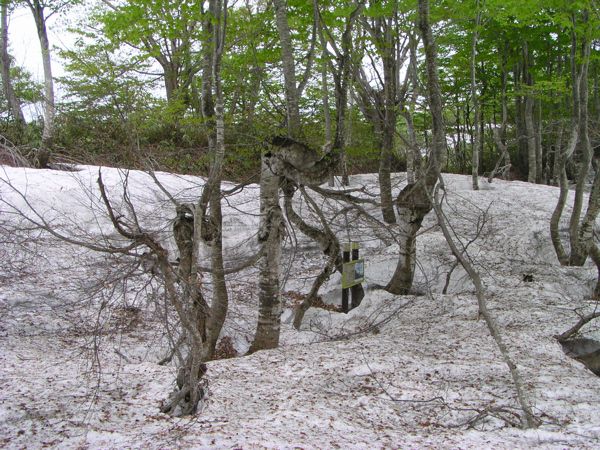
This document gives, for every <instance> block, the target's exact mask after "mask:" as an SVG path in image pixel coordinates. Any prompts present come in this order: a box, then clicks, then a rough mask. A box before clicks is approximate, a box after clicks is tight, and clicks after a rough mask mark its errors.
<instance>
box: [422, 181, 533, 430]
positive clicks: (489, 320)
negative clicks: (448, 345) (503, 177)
mask: <svg viewBox="0 0 600 450" xmlns="http://www.w3.org/2000/svg"><path fill="white" fill-rule="evenodd" d="M433 208H434V210H435V214H436V216H437V219H438V224H439V225H440V228H441V229H442V233H443V234H444V238H445V239H446V242H447V243H448V246H449V247H450V249H451V251H452V254H453V255H454V256H455V258H456V259H457V260H458V261H459V262H460V264H461V266H462V267H463V268H464V269H465V271H466V272H467V274H468V275H469V278H470V279H471V281H472V282H473V284H474V285H475V293H476V295H477V303H478V305H479V313H480V314H481V315H482V316H483V318H484V320H485V323H486V325H487V327H488V330H489V332H490V335H491V336H492V338H493V339H494V341H495V343H496V346H497V347H498V350H500V354H501V355H502V358H503V359H504V362H505V363H506V365H507V366H508V370H509V371H510V375H511V377H512V380H513V384H514V386H515V391H516V394H517V400H518V402H519V405H520V406H521V410H522V411H523V414H524V416H525V417H524V420H523V422H522V427H523V428H535V427H537V422H536V419H535V416H534V414H533V410H532V408H531V401H530V399H529V396H528V395H527V392H526V391H525V386H524V384H523V380H522V379H521V375H520V374H519V371H518V368H517V366H516V364H515V363H514V362H513V360H512V358H511V357H510V354H509V352H508V348H507V347H506V344H505V343H504V339H503V338H502V334H501V333H500V328H499V327H498V324H497V322H496V320H495V319H494V318H493V317H492V315H491V314H490V312H489V310H488V309H487V302H486V300H485V288H484V286H483V283H482V282H481V277H480V276H479V273H478V272H477V271H476V270H475V268H474V267H473V265H472V264H471V263H470V262H469V260H468V258H467V257H466V256H465V255H464V254H463V253H462V252H460V251H459V250H458V247H457V246H456V243H455V242H454V239H453V238H452V234H451V233H450V230H449V229H448V225H447V220H446V217H445V215H444V213H443V211H442V208H441V204H440V201H439V199H438V192H437V189H436V192H435V197H434V199H433Z"/></svg>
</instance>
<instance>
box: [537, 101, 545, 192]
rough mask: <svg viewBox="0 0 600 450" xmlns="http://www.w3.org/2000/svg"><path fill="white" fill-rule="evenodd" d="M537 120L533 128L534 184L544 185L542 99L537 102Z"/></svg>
mask: <svg viewBox="0 0 600 450" xmlns="http://www.w3.org/2000/svg"><path fill="white" fill-rule="evenodd" d="M536 110H537V120H536V127H535V173H536V180H535V181H536V183H540V184H541V183H544V182H545V181H544V168H543V161H544V154H543V151H544V149H543V145H542V144H543V139H542V99H541V98H539V99H538V101H537V107H536Z"/></svg>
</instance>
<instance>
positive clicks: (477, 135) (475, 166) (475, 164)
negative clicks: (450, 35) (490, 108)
mask: <svg viewBox="0 0 600 450" xmlns="http://www.w3.org/2000/svg"><path fill="white" fill-rule="evenodd" d="M476 8H477V15H476V18H475V29H474V30H473V40H472V43H471V100H472V101H473V113H474V118H473V123H474V124H475V130H474V134H473V145H472V160H471V161H472V171H471V178H472V182H473V190H475V191H477V190H479V147H480V142H481V129H480V127H479V122H480V119H481V118H480V116H481V111H480V107H479V103H480V102H479V93H478V91H477V77H476V71H475V68H476V59H477V41H478V39H479V26H480V23H481V11H480V9H479V0H476Z"/></svg>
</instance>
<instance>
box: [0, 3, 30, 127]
mask: <svg viewBox="0 0 600 450" xmlns="http://www.w3.org/2000/svg"><path fill="white" fill-rule="evenodd" d="M8 3H9V1H8V0H2V4H1V8H2V10H1V15H0V21H1V24H0V33H1V35H0V68H1V74H2V87H3V88H4V96H5V98H6V100H7V102H8V106H9V108H10V111H11V113H12V116H13V119H14V120H15V122H16V124H17V128H18V130H19V133H20V132H21V130H22V128H23V127H24V126H25V116H24V115H23V110H22V109H21V104H20V103H19V100H18V99H17V96H16V94H15V91H14V89H13V84H12V77H11V75H10V56H9V54H8Z"/></svg>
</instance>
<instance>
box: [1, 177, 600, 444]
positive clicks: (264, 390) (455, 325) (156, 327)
mask: <svg viewBox="0 0 600 450" xmlns="http://www.w3.org/2000/svg"><path fill="white" fill-rule="evenodd" d="M102 175H103V179H104V182H105V184H106V186H107V189H108V191H109V192H110V194H111V197H112V198H113V199H114V201H115V205H116V206H117V207H118V208H124V209H127V208H128V206H127V202H126V201H123V196H122V186H123V184H124V183H125V184H127V186H128V192H129V193H130V198H131V204H132V205H135V208H136V211H137V215H138V217H139V220H140V222H141V223H142V224H143V226H144V227H145V228H147V229H149V230H152V232H153V233H154V234H155V235H156V236H158V237H159V238H160V239H162V240H163V241H164V242H166V243H167V245H168V246H169V248H171V249H174V248H175V246H174V243H172V242H170V230H171V221H172V219H173V217H174V215H175V214H174V207H173V204H172V203H171V202H170V200H169V199H168V197H167V196H166V195H165V194H164V192H163V190H162V189H161V188H160V187H159V186H158V185H157V184H156V183H155V182H154V181H153V180H152V178H151V177H150V176H149V175H148V174H144V173H140V172H133V171H132V172H129V173H128V175H126V174H125V172H122V171H118V170H116V169H110V168H103V169H102ZM97 177H98V168H97V167H89V166H83V167H80V170H79V171H75V172H59V171H46V170H33V169H16V168H9V167H4V168H1V169H0V179H1V180H3V181H0V255H1V257H2V266H1V268H0V388H1V389H0V447H6V448H41V447H60V448H102V449H106V448H161V449H162V448H245V449H248V448H344V449H346V448H360V449H363V448H398V447H401V448H532V447H540V448H566V447H577V448H598V447H599V446H600V415H599V414H598V406H599V405H600V378H598V377H597V376H595V375H594V374H593V373H592V372H590V371H589V370H588V369H587V368H585V367H584V366H583V365H582V364H581V363H579V362H577V361H575V360H573V359H571V358H569V357H567V356H566V355H565V354H564V352H563V351H562V348H561V346H560V345H559V344H558V343H557V342H556V340H555V338H554V337H553V336H554V335H555V334H557V333H560V332H563V331H565V330H566V329H567V328H569V327H570V326H571V325H573V324H574V323H575V322H576V321H577V320H578V313H585V312H589V311H591V310H593V309H594V308H595V307H596V303H595V302H593V301H592V300H591V299H590V293H591V292H592V289H593V286H594V284H595V276H596V273H595V269H594V268H592V267H591V266H589V265H588V266H586V267H584V268H569V267H561V266H560V265H559V264H558V262H557V260H556V257H555V255H554V252H553V249H552V245H551V242H550V236H549V225H548V224H549V219H550V215H551V213H552V209H553V208H554V204H555V201H556V198H557V196H558V190H557V189H556V188H553V187H548V186H540V185H531V184H528V183H522V182H503V181H495V182H494V183H493V184H491V185H490V184H488V183H487V182H485V181H484V180H482V181H481V185H482V186H481V187H482V190H480V191H478V192H473V191H472V190H471V189H470V183H471V181H470V178H467V177H463V176H456V175H447V176H446V177H445V179H446V184H447V190H448V202H449V204H448V205H445V210H446V213H447V214H448V216H449V219H450V221H451V223H452V225H453V226H454V229H455V230H456V232H457V233H458V234H459V236H461V237H462V238H463V239H464V242H468V241H469V240H471V239H472V238H473V237H474V235H475V233H476V225H477V222H478V220H479V221H481V220H482V219H484V218H485V221H486V222H485V226H484V227H483V229H482V232H481V234H480V235H479V237H478V238H477V239H476V240H475V241H474V242H473V243H472V244H470V246H469V254H470V256H471V258H472V259H473V261H474V263H475V266H476V268H477V269H478V270H479V271H480V273H481V276H482V279H483V281H484V283H485V286H486V298H487V300H488V302H489V304H488V306H489V309H490V312H491V313H492V314H493V315H494V317H495V318H496V319H497V321H498V323H499V325H500V328H501V330H502V332H503V333H504V337H505V340H506V343H507V345H508V347H509V350H510V353H511V356H512V357H513V359H514V361H515V362H516V364H517V365H518V368H519V370H520V371H521V375H522V377H523V381H524V382H525V385H526V389H527V391H528V392H529V395H530V397H531V400H532V403H533V408H534V413H535V414H536V417H537V418H538V419H539V420H540V421H541V422H542V424H541V426H540V427H539V428H537V429H531V430H527V431H523V430H521V429H519V428H517V427H515V426H510V424H511V423H514V424H517V423H518V422H519V417H518V415H519V414H520V410H519V409H518V403H517V401H516V394H515V390H514V387H513V385H512V382H511V378H510V374H509V372H508V369H507V367H506V365H505V364H504V363H503V361H502V359H501V357H500V354H499V352H498V350H497V349H496V347H495V345H494V342H493V340H492V338H491V337H490V335H489V332H488V330H487V328H486V326H485V323H484V321H483V320H478V309H477V301H476V299H475V296H474V292H473V288H472V286H471V284H470V282H469V280H468V278H467V277H466V275H465V273H464V271H462V270H461V269H458V268H457V269H456V270H455V271H454V273H453V274H452V277H451V279H450V282H449V284H448V288H447V292H448V293H447V294H445V295H442V294H441V292H442V289H443V287H444V285H445V284H446V274H447V273H448V271H449V269H450V267H451V266H452V265H453V257H452V255H451V253H450V250H449V248H448V246H447V244H446V243H445V241H444V239H443V236H442V233H441V231H440V230H439V228H438V227H437V226H436V225H435V217H434V216H433V213H432V214H430V215H429V216H428V217H427V218H426V220H425V222H424V224H423V228H422V233H421V234H420V236H419V238H418V239H419V240H418V256H419V271H418V274H417V279H416V283H415V287H416V291H417V292H419V295H411V296H393V295H390V294H388V293H386V292H384V291H382V290H380V289H377V288H376V287H374V286H377V285H378V284H382V283H385V282H387V280H389V277H390V276H391V273H392V272H393V270H394V268H395V263H396V254H397V248H396V247H395V246H394V245H393V243H392V242H390V241H388V240H387V239H386V236H385V233H381V232H377V233H376V232H375V231H373V230H371V229H370V228H369V226H368V225H367V224H365V223H362V222H360V223H359V222H354V221H352V218H351V217H347V216H346V217H345V218H343V220H342V219H340V217H338V216H336V220H337V222H336V223H337V225H336V226H337V228H336V230H337V233H338V234H339V237H340V239H341V240H346V239H352V240H358V241H361V243H362V247H363V250H362V251H363V254H364V256H365V258H366V286H367V292H366V297H365V299H364V300H363V302H362V304H361V305H360V307H358V308H356V309H354V310H352V311H351V312H350V313H349V314H347V315H346V314H342V313H338V312H333V311H328V310H325V309H311V310H309V312H308V313H307V314H306V316H305V319H304V324H303V329H302V331H300V332H297V331H296V330H294V329H293V328H292V326H291V323H290V321H291V315H290V311H286V312H285V313H284V315H283V317H282V319H283V322H284V327H283V333H282V345H281V347H280V348H279V349H276V350H272V351H261V352H258V353H256V354H253V355H251V356H247V357H239V358H235V359H227V360H218V361H214V362H210V363H209V364H208V373H207V375H208V381H209V395H208V398H207V400H206V401H205V403H204V405H203V409H202V412H201V413H200V414H198V415H197V416H196V417H193V418H172V417H170V416H167V415H164V414H161V413H159V406H160V402H161V401H163V400H165V399H166V397H167V395H168V393H169V391H170V390H171V389H173V386H174V379H175V374H174V368H173V367H171V366H168V365H167V366H161V365H158V364H157V362H158V361H159V360H160V359H161V358H162V357H164V355H165V352H166V348H167V347H166V346H167V343H168V333H167V332H165V326H164V324H165V322H167V323H168V324H170V326H173V323H171V322H169V320H170V319H169V317H170V316H169V315H168V311H165V310H164V308H162V307H161V304H160V299H157V298H155V295H156V286H155V284H154V283H153V281H152V279H151V274H149V273H148V270H147V268H146V269H145V268H144V267H142V266H132V263H131V259H127V258H124V259H122V260H121V259H114V258H112V257H110V255H107V254H98V253H95V252H93V251H91V250H90V249H88V248H85V247H81V246H73V245H69V244H67V243H65V242H62V241H59V240H57V239H56V238H55V237H52V236H49V235H47V234H44V233H40V232H39V231H38V230H36V229H35V227H33V226H32V224H31V222H28V221H26V220H24V218H23V216H27V217H30V218H33V219H34V220H35V221H37V222H42V218H43V220H45V221H46V222H47V224H49V225H51V226H52V228H53V229H55V230H57V231H58V232H60V233H63V234H64V235H66V236H69V237H72V238H73V239H77V240H79V241H82V242H83V243H84V244H85V243H87V244H90V245H92V244H94V243H108V242H114V240H115V239H118V237H117V236H116V235H115V233H114V231H113V230H112V229H111V226H110V222H109V221H108V219H107V218H106V216H105V214H104V212H103V207H102V205H101V204H100V201H99V199H98V196H97V186H96V179H97ZM157 177H158V179H160V181H161V183H162V185H163V187H164V188H165V189H166V190H168V191H169V192H171V193H172V194H173V195H174V196H176V197H177V198H179V199H184V200H185V199H187V200H188V201H193V200H194V198H195V197H196V196H197V195H198V194H199V192H200V189H201V184H202V181H201V180H200V179H197V178H194V177H183V176H176V175H170V174H165V173H159V174H157ZM395 179H396V182H397V183H396V184H397V185H396V189H399V188H400V187H402V180H403V179H404V176H403V174H397V175H396V176H395ZM352 183H353V185H354V186H362V185H364V186H366V187H367V188H369V189H374V184H375V178H374V177H371V176H367V175H364V176H356V177H354V178H353V179H352ZM21 194H22V195H21ZM224 207H225V208H224V215H225V219H224V223H225V226H224V237H225V243H226V246H227V251H226V258H227V262H229V263H232V262H235V261H237V260H239V259H243V258H244V257H248V256H249V255H252V254H253V252H254V251H255V249H256V243H255V240H256V239H255V237H254V234H255V232H256V229H257V226H258V219H259V218H258V211H259V207H258V187H257V186H246V187H245V188H244V189H243V190H241V191H239V192H237V193H235V194H233V195H231V196H228V197H227V201H226V202H225V203H224ZM298 207H299V209H300V210H302V207H303V205H300V204H299V205H298ZM328 208H334V205H333V206H332V205H328ZM372 211H373V212H374V213H377V211H376V209H372ZM484 214H485V217H484ZM332 217H333V216H332ZM19 229H20V230H24V231H22V232H18V230H19ZM284 259H285V261H286V267H285V268H284V273H285V274H286V275H287V278H286V281H287V284H286V286H285V287H284V288H283V291H284V292H285V297H286V298H287V299H288V300H290V301H291V299H292V298H293V297H294V295H296V293H303V292H304V293H305V292H307V290H308V289H309V287H310V282H311V276H314V275H315V273H316V272H315V271H318V269H319V267H320V264H321V263H322V262H323V257H322V256H321V255H320V253H319V251H318V249H317V248H316V247H315V246H314V245H312V244H311V243H310V242H308V241H307V240H306V238H304V237H302V236H301V234H300V233H299V232H298V231H296V232H294V231H293V230H289V232H288V243H287V251H286V252H285V258H284ZM207 278H208V277H207ZM206 282H207V283H209V281H208V279H207V281H206ZM207 288H209V286H207ZM229 288H230V292H231V297H232V299H231V306H230V318H229V319H228V322H227V324H226V326H225V329H224V331H223V334H224V335H227V336H230V337H231V338H232V340H233V342H234V343H235V346H236V348H237V350H238V351H240V352H244V351H245V350H246V349H247V346H248V342H249V341H248V339H249V338H250V337H251V334H252V332H253V331H254V327H255V321H256V315H257V312H256V301H257V298H256V276H255V272H254V270H253V269H250V270H248V271H246V272H245V273H243V274H240V275H235V276H232V278H231V280H230V284H229ZM322 294H323V299H324V301H325V302H327V303H334V302H339V298H340V296H341V293H340V279H339V276H333V277H332V278H331V279H330V280H329V282H328V283H327V284H326V286H325V287H324V289H323V291H322ZM586 333H587V334H588V335H589V336H592V337H594V336H596V337H598V336H599V334H600V332H599V327H598V325H597V324H596V325H594V324H591V325H589V326H588V327H587V328H586Z"/></svg>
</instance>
